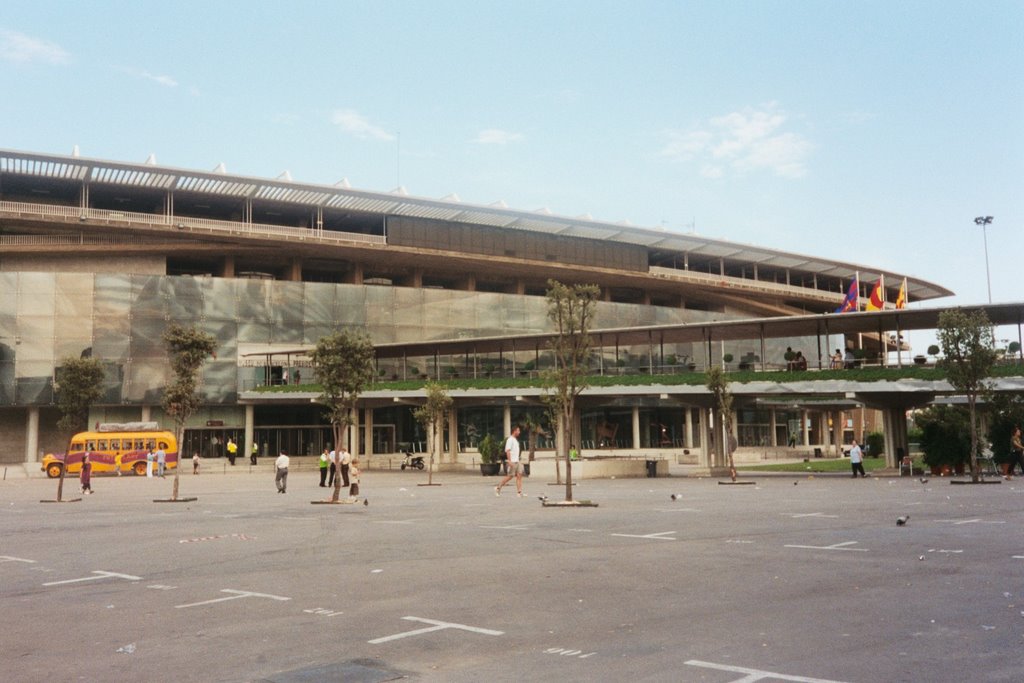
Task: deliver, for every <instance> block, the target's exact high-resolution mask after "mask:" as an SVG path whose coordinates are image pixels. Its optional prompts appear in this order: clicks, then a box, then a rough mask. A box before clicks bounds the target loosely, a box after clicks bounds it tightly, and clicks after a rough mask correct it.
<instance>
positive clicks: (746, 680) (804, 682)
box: [685, 659, 842, 683]
mask: <svg viewBox="0 0 1024 683" xmlns="http://www.w3.org/2000/svg"><path fill="white" fill-rule="evenodd" d="M685 663H686V664H688V665H690V666H701V667H704V668H705V669H717V670H719V671H732V672H734V673H738V674H744V675H743V678H737V679H735V680H733V681H732V682H731V683H753V681H760V680H761V679H765V678H770V679H774V680H779V681H796V683H842V681H836V680H832V679H830V678H809V677H807V676H790V675H787V674H780V673H776V672H774V671H764V670H762V669H748V668H746V667H743V666H731V665H729V664H715V663H714V662H702V661H700V660H699V659H691V660H689V661H687V662H685Z"/></svg>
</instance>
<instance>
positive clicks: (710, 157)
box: [661, 102, 813, 178]
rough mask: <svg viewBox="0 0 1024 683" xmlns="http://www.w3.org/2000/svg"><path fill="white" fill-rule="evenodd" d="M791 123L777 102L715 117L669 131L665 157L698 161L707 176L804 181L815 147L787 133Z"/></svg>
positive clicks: (702, 171)
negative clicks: (762, 175) (767, 174)
mask: <svg viewBox="0 0 1024 683" xmlns="http://www.w3.org/2000/svg"><path fill="white" fill-rule="evenodd" d="M787 120H788V117H787V115H786V113H785V112H784V111H781V110H780V109H778V107H777V105H776V104H775V103H774V102H770V103H768V104H765V105H763V106H762V107H761V108H760V109H750V108H747V109H744V110H743V111H737V112H732V113H729V114H725V115H724V116H716V117H713V118H711V119H709V120H708V121H707V123H706V124H704V125H702V126H698V127H696V128H695V129H692V130H689V131H678V130H670V131H668V133H667V136H668V142H667V143H666V144H665V146H664V147H663V148H662V150H661V155H662V156H665V157H669V158H671V159H674V160H676V161H683V162H686V161H698V162H700V163H701V166H702V168H701V171H700V173H701V175H702V176H704V177H706V178H720V177H722V176H723V175H724V174H725V171H726V169H727V168H729V169H732V170H733V171H734V172H736V173H741V174H742V173H749V172H752V171H756V170H761V169H764V170H769V171H771V172H773V173H774V174H775V175H778V176H781V177H783V178H800V177H802V176H804V175H805V174H806V173H807V166H806V161H807V158H808V157H809V156H810V153H811V150H812V149H813V145H812V144H811V143H810V141H808V140H807V139H806V138H804V137H803V136H802V135H800V134H798V133H792V132H787V131H783V130H782V128H783V126H784V125H785V124H786V122H787Z"/></svg>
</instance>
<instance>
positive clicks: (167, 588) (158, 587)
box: [146, 583, 177, 591]
mask: <svg viewBox="0 0 1024 683" xmlns="http://www.w3.org/2000/svg"><path fill="white" fill-rule="evenodd" d="M146 588H152V589H153V590H157V591H172V590H174V589H175V588H177V586H165V585H164V584H162V583H154V584H150V585H149V586H146Z"/></svg>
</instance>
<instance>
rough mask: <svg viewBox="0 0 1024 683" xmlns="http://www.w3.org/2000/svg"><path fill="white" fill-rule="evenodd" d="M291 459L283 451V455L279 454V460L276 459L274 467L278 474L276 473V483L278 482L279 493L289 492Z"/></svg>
mask: <svg viewBox="0 0 1024 683" xmlns="http://www.w3.org/2000/svg"><path fill="white" fill-rule="evenodd" d="M289 462H291V461H290V459H289V458H288V456H287V455H285V454H284V451H281V455H279V456H277V460H275V461H274V469H275V470H276V472H277V474H275V475H274V483H275V484H277V492H278V493H287V489H288V464H289Z"/></svg>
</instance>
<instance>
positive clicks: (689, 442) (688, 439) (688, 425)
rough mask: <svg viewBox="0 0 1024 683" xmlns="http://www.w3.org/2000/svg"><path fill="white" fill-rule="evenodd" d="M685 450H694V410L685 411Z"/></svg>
mask: <svg viewBox="0 0 1024 683" xmlns="http://www.w3.org/2000/svg"><path fill="white" fill-rule="evenodd" d="M683 420H684V424H683V448H693V408H684V409H683Z"/></svg>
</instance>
